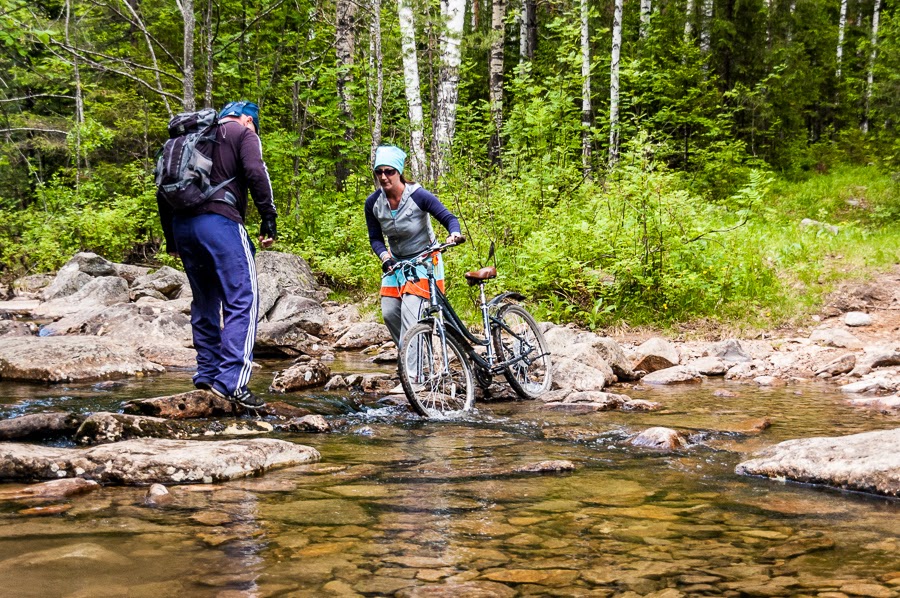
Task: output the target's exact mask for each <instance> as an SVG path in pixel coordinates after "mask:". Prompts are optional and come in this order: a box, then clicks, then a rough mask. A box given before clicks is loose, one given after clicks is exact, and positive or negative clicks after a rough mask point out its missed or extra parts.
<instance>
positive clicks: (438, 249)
mask: <svg viewBox="0 0 900 598" xmlns="http://www.w3.org/2000/svg"><path fill="white" fill-rule="evenodd" d="M465 242H466V238H465V237H464V236H462V235H460V236H459V240H458V241H457V242H456V243H438V244H435V245H432V246H431V247H429V248H428V249H426V250H425V251H423V252H422V253H420V254H419V255H417V256H415V257H411V258H409V259H408V260H398V261H397V264H396V265H395V266H394V267H393V268H391V269H390V270H388V271H387V272H385V273H384V274H383V275H382V276H381V277H382V278H384V277H385V276H390V275H391V274H393V273H394V272H396V271H397V270H400V269H402V268H403V267H404V266H418V265H419V264H423V263H425V260H427V259H428V258H430V257H431V256H432V255H434V254H435V253H443V252H445V251H446V250H448V249H450V248H451V247H456V246H457V245H462V244H463V243H465Z"/></svg>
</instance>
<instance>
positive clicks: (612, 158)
mask: <svg viewBox="0 0 900 598" xmlns="http://www.w3.org/2000/svg"><path fill="white" fill-rule="evenodd" d="M622 3H623V0H615V10H614V11H613V30H612V53H611V60H610V69H609V164H610V166H615V164H616V162H618V161H619V52H620V50H621V48H622Z"/></svg>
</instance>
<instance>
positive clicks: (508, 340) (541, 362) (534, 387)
mask: <svg viewBox="0 0 900 598" xmlns="http://www.w3.org/2000/svg"><path fill="white" fill-rule="evenodd" d="M497 319H498V320H501V321H502V322H503V324H504V325H505V326H506V327H508V328H509V329H510V330H512V333H511V332H510V331H508V330H506V329H504V327H503V326H500V325H494V326H493V327H492V330H491V334H492V336H493V340H494V350H495V351H496V353H497V357H498V359H500V361H501V362H503V361H509V360H511V359H515V358H517V357H520V356H522V355H523V353H524V354H525V356H526V358H525V359H522V360H520V361H518V362H516V363H513V364H511V365H509V366H507V367H506V368H505V369H504V371H503V375H504V377H505V378H506V381H507V382H508V383H509V385H510V386H511V387H512V388H513V390H514V391H516V394H517V395H519V396H520V397H521V398H523V399H529V400H530V399H536V398H538V397H539V396H541V395H542V394H544V393H545V392H547V391H548V390H550V385H551V384H552V382H553V370H552V364H551V362H550V348H549V346H548V345H547V341H546V340H545V339H544V334H543V333H542V332H541V330H540V328H538V325H537V322H536V321H535V319H534V318H533V317H532V315H531V314H530V313H528V310H526V309H525V308H524V307H522V306H521V305H517V304H515V303H507V304H505V305H503V306H501V307H500V309H499V310H498V311H497ZM528 356H531V357H528Z"/></svg>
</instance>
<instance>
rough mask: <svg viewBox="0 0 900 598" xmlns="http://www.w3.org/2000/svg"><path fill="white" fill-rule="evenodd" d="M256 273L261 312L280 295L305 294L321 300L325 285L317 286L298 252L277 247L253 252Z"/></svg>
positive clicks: (263, 312)
mask: <svg viewBox="0 0 900 598" xmlns="http://www.w3.org/2000/svg"><path fill="white" fill-rule="evenodd" d="M256 273H257V280H258V282H259V289H260V302H259V304H260V313H262V314H265V313H266V312H268V311H269V309H271V308H272V306H273V305H275V302H276V301H277V300H278V298H279V297H281V296H282V295H285V294H286V295H296V296H298V297H308V298H310V299H315V300H316V301H324V300H325V297H327V296H328V289H326V288H325V287H322V286H319V284H318V283H317V282H316V279H315V276H313V272H312V269H311V268H310V267H309V264H307V263H306V260H304V259H303V258H302V257H300V256H299V255H294V254H293V253H281V252H278V251H260V252H258V253H257V254H256Z"/></svg>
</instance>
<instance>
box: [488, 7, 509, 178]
mask: <svg viewBox="0 0 900 598" xmlns="http://www.w3.org/2000/svg"><path fill="white" fill-rule="evenodd" d="M505 16H506V0H493V1H492V3H491V54H490V65H489V69H490V74H489V83H488V86H489V96H490V105H491V120H492V121H493V123H494V133H493V135H492V136H491V147H490V152H489V153H490V155H491V158H492V159H493V160H495V161H496V160H498V159H499V158H500V145H501V131H502V129H503V42H504V41H505V37H506V36H505V33H506V27H505V23H504V17H505Z"/></svg>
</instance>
